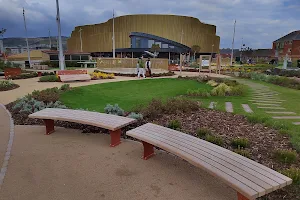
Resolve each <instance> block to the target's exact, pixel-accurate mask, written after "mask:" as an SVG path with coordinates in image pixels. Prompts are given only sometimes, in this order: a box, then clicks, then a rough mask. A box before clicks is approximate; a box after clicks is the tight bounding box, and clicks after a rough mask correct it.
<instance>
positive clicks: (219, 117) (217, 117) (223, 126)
mask: <svg viewBox="0 0 300 200" xmlns="http://www.w3.org/2000/svg"><path fill="white" fill-rule="evenodd" d="M12 106H13V103H10V104H8V105H7V106H6V107H7V109H8V110H9V111H10V112H11V113H12V116H13V118H14V122H15V124H16V125H37V124H44V123H43V121H42V120H37V119H29V118H28V117H27V114H24V113H23V114H21V113H16V112H13V110H12ZM174 119H177V120H179V121H180V122H181V126H182V128H181V131H182V132H185V133H187V134H190V135H193V136H196V131H197V129H198V128H206V129H209V130H210V131H211V132H212V134H213V135H215V136H219V137H222V139H223V141H224V144H223V147H224V148H227V149H230V150H233V147H232V146H231V141H232V139H234V138H237V137H244V138H247V139H248V140H249V141H250V147H249V148H246V150H249V152H250V158H251V159H252V160H254V161H256V162H259V163H261V164H263V165H265V166H267V167H269V168H272V169H274V170H276V171H281V170H283V169H286V168H290V167H292V166H293V167H299V166H300V157H299V154H298V159H297V160H298V161H297V162H296V163H294V164H284V163H279V162H277V161H276V160H275V159H274V158H273V152H274V150H276V149H281V150H284V149H286V150H288V149H289V150H290V149H292V145H291V143H290V140H289V137H288V136H285V135H282V134H279V133H278V131H276V130H274V129H271V128H268V127H265V126H263V125H262V124H251V123H249V122H248V121H247V119H246V118H245V117H244V116H241V115H234V114H231V113H225V112H220V111H215V110H209V109H202V108H201V109H199V110H198V111H193V112H191V113H177V114H168V115H167V114H163V115H161V116H160V117H158V118H156V119H155V120H148V119H144V120H142V121H139V122H138V123H137V124H134V125H131V126H128V127H126V128H125V129H124V130H122V132H123V134H122V135H123V137H124V138H127V137H126V136H125V132H126V131H127V130H129V129H132V128H135V127H137V126H140V125H142V124H144V123H147V122H153V123H156V124H159V125H162V126H167V124H168V122H169V121H171V120H174ZM55 125H56V126H61V127H65V128H74V129H80V130H82V132H83V133H104V134H107V133H108V131H107V130H105V129H102V128H98V127H94V126H89V125H83V124H78V123H71V122H63V121H56V122H55ZM259 199H260V200H279V199H285V200H300V187H299V185H298V186H297V185H291V186H288V187H285V188H283V189H281V190H277V191H275V192H272V193H271V194H269V195H266V196H264V197H263V198H259Z"/></svg>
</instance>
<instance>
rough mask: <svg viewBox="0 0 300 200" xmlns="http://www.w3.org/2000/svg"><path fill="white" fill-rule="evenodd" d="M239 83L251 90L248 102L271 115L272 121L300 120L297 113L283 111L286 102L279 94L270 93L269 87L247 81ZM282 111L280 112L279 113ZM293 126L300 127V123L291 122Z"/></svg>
mask: <svg viewBox="0 0 300 200" xmlns="http://www.w3.org/2000/svg"><path fill="white" fill-rule="evenodd" d="M239 81H240V82H241V83H243V84H245V85H248V86H249V87H250V88H251V89H252V95H253V96H252V99H251V100H249V101H251V102H252V104H253V105H256V106H257V108H259V109H263V110H264V111H265V112H266V113H267V114H271V115H272V118H273V119H281V120H293V119H300V116H293V115H297V113H295V112H292V111H288V110H287V111H285V110H286V108H284V105H283V103H284V102H285V101H286V100H284V99H281V98H280V93H278V92H276V91H272V90H271V89H270V88H269V87H267V86H264V85H261V84H259V83H254V82H250V81H247V80H239ZM281 110H282V111H281ZM293 124H294V125H300V122H293Z"/></svg>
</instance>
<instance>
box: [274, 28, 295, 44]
mask: <svg viewBox="0 0 300 200" xmlns="http://www.w3.org/2000/svg"><path fill="white" fill-rule="evenodd" d="M291 40H300V30H298V31H293V32H291V33H289V34H287V35H285V36H283V37H281V38H279V39H278V40H275V41H274V42H285V41H291Z"/></svg>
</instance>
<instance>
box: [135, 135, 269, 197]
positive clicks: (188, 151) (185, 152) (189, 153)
mask: <svg viewBox="0 0 300 200" xmlns="http://www.w3.org/2000/svg"><path fill="white" fill-rule="evenodd" d="M139 136H140V137H144V139H146V138H148V140H149V138H151V143H156V142H158V141H159V142H161V143H163V144H164V148H165V147H166V144H167V145H168V146H172V147H175V148H176V150H175V152H171V153H174V154H175V155H180V156H185V157H194V158H196V159H198V161H199V162H200V163H203V162H205V163H206V164H209V165H212V166H214V167H215V168H217V169H218V170H220V171H221V172H223V173H225V174H227V175H229V176H231V177H233V178H235V179H237V180H239V181H240V182H242V183H243V184H245V185H247V186H248V187H250V188H252V189H253V190H255V191H257V193H258V195H259V196H263V195H265V194H266V189H265V188H263V187H261V186H259V185H258V184H256V183H255V182H253V181H251V180H249V179H248V178H246V177H245V176H242V175H241V174H239V173H237V172H236V171H234V170H232V169H230V168H229V167H225V166H224V165H222V164H224V162H223V163H222V162H216V161H215V160H213V158H212V157H211V156H208V155H207V154H205V153H201V152H200V151H197V152H196V151H193V150H192V148H190V147H188V146H187V145H182V144H180V143H175V142H173V141H170V140H168V139H165V138H162V137H158V136H157V135H155V134H145V133H142V132H140V133H139ZM178 150H180V151H178ZM187 161H189V160H187ZM206 170H207V169H206ZM236 170H237V169H236ZM238 184H240V183H238ZM270 189H271V191H272V187H270V186H269V187H268V190H270Z"/></svg>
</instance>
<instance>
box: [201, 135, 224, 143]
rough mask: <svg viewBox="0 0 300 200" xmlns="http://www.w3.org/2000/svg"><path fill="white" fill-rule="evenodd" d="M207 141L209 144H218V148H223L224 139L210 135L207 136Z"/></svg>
mask: <svg viewBox="0 0 300 200" xmlns="http://www.w3.org/2000/svg"><path fill="white" fill-rule="evenodd" d="M205 140H206V141H208V142H211V143H213V144H216V145H218V146H222V145H223V139H222V138H221V137H217V136H213V135H210V134H207V135H206V136H205Z"/></svg>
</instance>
